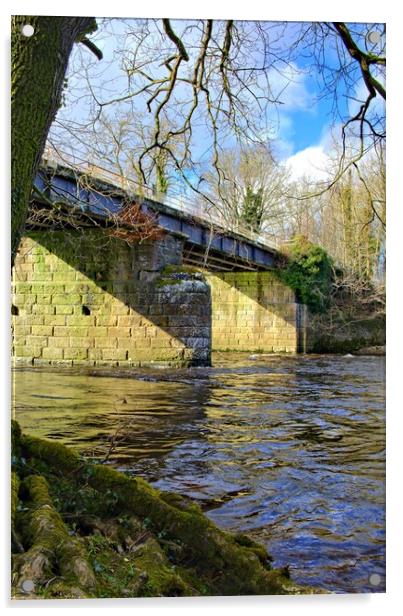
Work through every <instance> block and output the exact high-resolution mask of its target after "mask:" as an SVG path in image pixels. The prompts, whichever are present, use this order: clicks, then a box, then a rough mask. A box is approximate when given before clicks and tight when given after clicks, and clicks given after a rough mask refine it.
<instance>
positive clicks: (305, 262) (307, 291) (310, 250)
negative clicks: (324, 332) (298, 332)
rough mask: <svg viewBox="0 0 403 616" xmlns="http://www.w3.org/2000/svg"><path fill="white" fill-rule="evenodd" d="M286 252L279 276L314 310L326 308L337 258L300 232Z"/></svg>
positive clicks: (278, 271) (322, 310) (319, 310)
mask: <svg viewBox="0 0 403 616" xmlns="http://www.w3.org/2000/svg"><path fill="white" fill-rule="evenodd" d="M284 256H285V259H284V263H283V266H282V267H281V268H279V269H278V270H277V275H278V276H279V278H280V279H281V280H282V281H283V282H284V283H285V284H287V285H288V286H289V287H291V288H292V289H294V291H295V292H296V295H297V300H298V301H301V302H303V303H304V304H306V305H307V306H308V307H309V308H310V310H311V311H312V312H316V313H318V312H325V310H326V309H327V308H328V307H329V304H330V295H331V291H332V283H333V262H332V259H331V258H330V257H329V255H328V254H327V252H326V251H325V250H324V249H323V248H321V247H320V246H318V245H316V244H313V243H312V242H310V241H309V240H308V239H307V238H305V237H304V236H296V237H295V238H294V239H293V240H292V242H291V243H290V245H289V246H287V249H286V250H285V251H284Z"/></svg>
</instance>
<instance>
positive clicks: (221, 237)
mask: <svg viewBox="0 0 403 616" xmlns="http://www.w3.org/2000/svg"><path fill="white" fill-rule="evenodd" d="M112 175H113V174H112ZM117 177H118V176H117ZM128 184H130V183H128V182H127V181H126V180H125V186H121V185H118V183H116V182H114V183H112V182H111V181H105V179H104V178H100V177H97V176H95V177H91V178H89V177H88V175H84V174H80V173H78V172H77V171H74V170H73V169H71V168H69V167H65V166H61V165H57V166H56V168H54V167H52V168H49V167H48V168H43V169H41V171H40V172H39V173H38V175H37V177H36V180H35V185H36V187H37V188H38V189H39V191H41V192H42V193H43V194H44V195H45V196H46V199H47V200H48V205H49V202H56V201H57V202H64V203H65V204H67V205H73V206H74V212H75V213H76V215H77V216H78V217H79V216H80V215H87V216H89V218H96V219H97V220H103V221H104V222H107V221H108V220H113V218H114V217H115V220H116V217H117V216H118V215H119V212H120V211H121V209H122V205H123V202H124V200H127V197H128V196H129V197H130V198H131V199H133V201H135V202H136V203H138V204H139V205H140V207H141V210H142V211H143V212H144V213H146V214H152V215H153V216H154V217H155V218H156V222H157V224H158V226H159V227H161V228H162V229H164V230H166V231H168V232H170V233H172V234H180V235H181V237H183V239H184V240H185V246H184V262H185V263H188V264H192V265H203V266H204V267H206V268H207V269H210V270H226V271H228V270H233V269H234V270H236V269H240V270H252V271H256V270H259V269H269V268H272V267H274V266H275V265H276V260H277V257H278V251H277V249H276V248H275V247H274V246H273V242H272V240H271V238H270V239H269V238H265V237H264V235H262V234H254V233H252V232H250V231H249V230H248V229H237V230H235V229H226V228H225V227H224V226H223V225H222V224H220V223H219V221H217V217H215V218H214V217H212V216H209V218H210V219H209V220H206V219H205V218H203V217H202V215H201V214H200V213H198V212H195V210H194V209H193V211H192V209H191V208H189V205H187V207H186V204H185V203H184V202H183V200H178V199H176V200H175V199H172V198H169V197H168V198H165V197H164V202H162V199H161V196H158V197H159V199H160V200H158V199H157V198H156V196H155V195H154V194H152V193H151V191H148V195H146V196H145V195H142V196H141V197H140V196H139V194H138V192H137V193H136V192H135V191H134V190H133V188H134V187H135V186H130V185H128ZM133 184H134V183H133ZM35 201H36V202H37V203H40V204H41V207H43V206H44V205H45V206H46V200H41V197H35Z"/></svg>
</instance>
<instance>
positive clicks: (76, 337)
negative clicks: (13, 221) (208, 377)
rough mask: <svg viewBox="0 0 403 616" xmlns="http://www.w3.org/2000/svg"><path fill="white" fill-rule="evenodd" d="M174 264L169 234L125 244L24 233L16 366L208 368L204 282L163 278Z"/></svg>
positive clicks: (16, 299) (85, 235)
mask: <svg viewBox="0 0 403 616" xmlns="http://www.w3.org/2000/svg"><path fill="white" fill-rule="evenodd" d="M181 259H182V240H181V239H180V238H177V237H174V236H171V235H166V236H164V237H163V238H162V239H160V240H157V241H149V242H147V241H145V242H143V243H141V244H140V243H139V244H135V245H131V246H129V245H128V244H127V243H125V242H123V241H121V240H118V239H116V238H113V237H108V236H107V235H106V233H105V230H85V231H82V232H79V231H71V232H67V231H63V232H57V231H40V232H33V233H30V234H29V235H28V236H27V237H25V238H23V240H22V242H21V246H20V249H19V253H18V256H17V259H16V263H15V268H14V271H13V296H12V313H13V316H12V324H13V355H14V359H15V362H16V363H31V364H54V363H56V364H59V363H60V364H64V365H108V366H111V365H119V366H139V365H155V364H156V363H163V364H168V365H193V364H194V365H208V364H209V363H210V353H211V323H210V319H211V296H210V288H209V285H208V284H207V283H206V281H205V280H204V278H203V276H202V275H201V274H193V275H192V274H187V275H181V276H180V277H175V276H172V275H171V276H164V274H163V273H162V272H163V269H164V267H165V266H166V265H167V264H172V265H179V264H180V263H181Z"/></svg>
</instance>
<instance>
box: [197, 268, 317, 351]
mask: <svg viewBox="0 0 403 616" xmlns="http://www.w3.org/2000/svg"><path fill="white" fill-rule="evenodd" d="M207 280H208V282H209V283H210V286H211V297H212V348H213V350H215V351H226V350H228V351H230V350H231V351H252V352H263V353H296V352H299V351H304V350H305V344H306V310H305V306H303V305H301V304H297V303H296V301H295V293H294V291H293V290H292V289H290V288H289V287H288V286H286V285H285V284H283V283H282V282H281V281H280V280H279V279H278V277H277V276H276V275H275V274H274V273H273V272H270V271H267V272H231V273H227V272H225V273H219V274H214V275H213V274H209V275H208V276H207Z"/></svg>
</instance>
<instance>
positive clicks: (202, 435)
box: [14, 353, 385, 592]
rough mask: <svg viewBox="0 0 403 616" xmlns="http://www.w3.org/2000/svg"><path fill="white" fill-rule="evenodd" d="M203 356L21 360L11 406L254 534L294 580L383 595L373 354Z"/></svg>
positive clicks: (381, 457) (380, 454)
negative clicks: (182, 363)
mask: <svg viewBox="0 0 403 616" xmlns="http://www.w3.org/2000/svg"><path fill="white" fill-rule="evenodd" d="M214 360H215V361H214V368H199V369H197V368H194V369H189V370H165V371H152V370H146V369H144V370H136V371H131V372H128V371H116V370H115V371H109V372H108V373H106V372H105V371H103V372H102V373H101V372H97V371H95V370H89V369H86V370H81V371H79V370H71V371H70V372H69V373H68V374H66V372H64V373H61V372H57V371H56V372H55V371H52V372H50V371H42V370H38V369H19V370H16V372H15V374H14V399H15V415H16V418H17V419H18V420H19V421H20V423H21V425H22V428H23V429H24V430H25V431H27V432H30V433H33V434H36V435H37V436H43V437H47V438H52V439H59V440H61V441H62V442H64V443H66V444H68V445H70V446H73V447H74V448H76V449H77V450H79V451H85V453H86V455H93V456H97V457H101V458H102V457H105V456H107V459H108V462H109V463H111V464H113V465H114V466H116V467H117V468H125V469H129V470H131V471H132V472H133V473H136V474H138V475H141V476H143V477H144V478H146V479H147V480H149V481H150V482H152V483H153V484H154V485H155V486H156V487H158V488H160V489H162V490H169V491H177V492H181V493H183V494H186V495H188V496H190V497H191V498H194V499H198V500H199V501H200V502H201V504H202V506H203V507H204V508H205V510H206V511H207V515H208V516H209V517H210V518H211V519H212V520H214V522H216V523H217V524H218V525H219V526H221V527H222V528H226V529H228V530H242V531H247V532H248V533H250V534H251V535H253V536H254V537H255V538H256V539H258V540H260V541H262V542H264V543H266V545H267V547H268V550H269V552H271V554H272V555H273V556H274V559H275V560H274V565H275V566H282V565H286V564H288V565H289V566H290V570H291V573H292V576H293V578H294V579H295V580H296V581H298V582H301V583H306V584H311V585H314V586H320V587H322V588H327V589H330V590H333V591H336V592H379V591H383V590H384V589H385V527H384V524H385V515H384V513H385V512H384V497H385V495H384V492H385V484H384V482H385V452H384V446H385V425H384V360H383V359H382V358H375V357H374V358H369V357H360V358H358V357H354V358H347V357H335V356H320V357H314V356H310V357H304V356H297V357H280V356H273V357H262V358H260V359H259V358H258V359H256V360H252V359H249V358H248V356H247V355H245V354H229V353H226V354H217V355H216V356H215V358H214ZM112 439H113V446H112V447H111V442H112ZM374 573H376V574H378V575H379V576H380V579H381V582H380V584H379V585H377V586H371V583H370V581H369V579H370V576H371V575H372V574H374ZM373 579H376V578H373Z"/></svg>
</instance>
